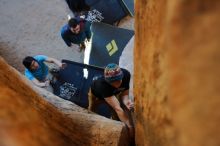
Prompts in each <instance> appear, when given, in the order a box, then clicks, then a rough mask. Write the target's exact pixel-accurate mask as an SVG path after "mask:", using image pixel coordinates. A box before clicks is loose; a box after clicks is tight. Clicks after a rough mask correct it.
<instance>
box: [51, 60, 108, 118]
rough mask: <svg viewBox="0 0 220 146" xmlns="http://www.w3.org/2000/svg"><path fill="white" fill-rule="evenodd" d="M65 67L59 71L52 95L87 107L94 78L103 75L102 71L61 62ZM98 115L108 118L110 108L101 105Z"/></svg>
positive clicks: (89, 66)
mask: <svg viewBox="0 0 220 146" xmlns="http://www.w3.org/2000/svg"><path fill="white" fill-rule="evenodd" d="M62 62H63V63H66V64H67V66H66V67H65V68H64V69H62V70H60V71H59V73H58V75H57V80H56V81H55V83H54V84H53V85H52V87H53V93H54V94H55V95H57V96H59V97H61V98H63V99H66V100H69V101H71V102H73V103H75V104H77V105H79V106H81V107H84V108H87V107H88V92H89V89H90V85H91V83H92V81H93V79H94V78H96V77H99V76H101V75H103V72H104V69H103V68H100V67H96V66H91V65H86V64H82V63H77V62H73V61H69V60H62ZM97 113H98V114H99V115H102V116H105V117H107V118H109V117H110V116H111V108H110V107H109V106H108V105H107V104H106V103H103V104H101V105H100V106H98V107H97Z"/></svg>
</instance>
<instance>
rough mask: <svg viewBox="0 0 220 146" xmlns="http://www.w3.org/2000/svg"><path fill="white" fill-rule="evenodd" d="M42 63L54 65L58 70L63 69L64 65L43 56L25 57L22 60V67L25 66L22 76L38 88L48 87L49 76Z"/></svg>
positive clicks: (46, 68) (46, 67) (45, 66)
mask: <svg viewBox="0 0 220 146" xmlns="http://www.w3.org/2000/svg"><path fill="white" fill-rule="evenodd" d="M44 62H49V63H54V64H56V65H57V66H59V67H60V68H64V67H65V64H64V63H61V62H60V61H58V60H57V59H54V58H51V57H48V56H45V55H36V56H34V57H32V56H27V57H25V58H24V59H23V65H24V66H25V72H24V74H25V76H26V77H27V78H28V79H29V80H31V81H32V82H33V83H34V84H35V85H37V86H39V87H46V86H49V80H48V79H47V76H48V74H49V71H48V66H47V65H46V64H45V63H44Z"/></svg>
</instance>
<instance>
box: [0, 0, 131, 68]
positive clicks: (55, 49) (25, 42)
mask: <svg viewBox="0 0 220 146" xmlns="http://www.w3.org/2000/svg"><path fill="white" fill-rule="evenodd" d="M68 13H70V11H69V9H68V7H67V5H66V3H65V1H64V0H0V34H1V35H0V56H2V57H3V58H4V59H5V60H6V61H7V62H8V63H9V64H10V65H12V66H13V67H15V68H16V69H17V70H19V71H23V70H24V67H23V65H22V59H23V58H24V57H25V56H27V55H37V54H44V55H47V56H50V57H54V58H57V59H59V60H61V59H68V60H72V61H77V62H83V53H79V52H78V51H77V50H76V49H74V48H69V47H67V46H66V45H65V44H64V42H63V40H62V38H61V36H60V28H61V27H62V25H64V24H65V23H66V21H67V14H68ZM120 27H123V28H128V29H133V19H132V18H130V17H126V18H125V19H124V20H123V21H122V22H121V23H120Z"/></svg>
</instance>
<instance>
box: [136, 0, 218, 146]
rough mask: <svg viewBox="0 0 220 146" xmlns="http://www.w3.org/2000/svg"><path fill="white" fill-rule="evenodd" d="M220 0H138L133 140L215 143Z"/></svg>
mask: <svg viewBox="0 0 220 146" xmlns="http://www.w3.org/2000/svg"><path fill="white" fill-rule="evenodd" d="M219 7H220V1H218V0H213V1H209V0H203V1H200V0H180V1H176V0H169V1H166V0H162V1H154V0H148V1H146V0H138V1H136V6H135V9H136V20H135V24H136V25H135V31H136V35H135V50H134V58H135V59H134V64H135V66H134V67H135V68H134V94H135V101H136V103H135V104H136V105H135V110H136V144H137V145H140V146H142V145H147V146H219V145H220V139H219V133H220V128H219V126H218V125H219V122H220V112H219V110H220V98H219V97H220V90H219V89H220V78H219V75H220V69H219V66H220V50H219V48H220V43H219V39H220V29H219V26H220V19H219V14H220V9H219Z"/></svg>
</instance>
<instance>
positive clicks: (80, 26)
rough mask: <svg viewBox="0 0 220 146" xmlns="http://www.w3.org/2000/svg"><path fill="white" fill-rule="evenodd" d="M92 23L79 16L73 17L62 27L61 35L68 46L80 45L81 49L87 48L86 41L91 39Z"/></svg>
mask: <svg viewBox="0 0 220 146" xmlns="http://www.w3.org/2000/svg"><path fill="white" fill-rule="evenodd" d="M90 26H91V23H90V22H88V21H86V20H83V19H80V18H79V19H78V18H71V19H70V20H69V21H68V24H66V25H64V26H63V27H62V29H61V36H62V38H63V40H64V42H65V43H66V45H67V46H68V47H72V45H73V44H77V45H79V51H81V50H82V49H85V48H86V45H85V41H86V39H87V41H90V39H91V29H90Z"/></svg>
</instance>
